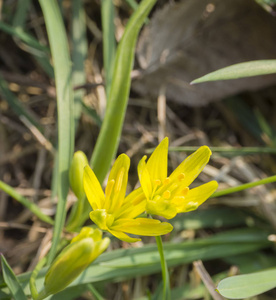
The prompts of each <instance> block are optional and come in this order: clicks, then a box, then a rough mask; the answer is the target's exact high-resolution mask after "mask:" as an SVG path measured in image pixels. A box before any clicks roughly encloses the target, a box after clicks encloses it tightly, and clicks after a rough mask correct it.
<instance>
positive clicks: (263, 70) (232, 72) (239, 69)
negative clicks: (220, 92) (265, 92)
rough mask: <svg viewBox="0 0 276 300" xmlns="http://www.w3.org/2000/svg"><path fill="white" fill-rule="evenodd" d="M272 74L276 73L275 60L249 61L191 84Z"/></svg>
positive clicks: (218, 71)
mask: <svg viewBox="0 0 276 300" xmlns="http://www.w3.org/2000/svg"><path fill="white" fill-rule="evenodd" d="M274 73H276V60H275V59H271V60H257V61H249V62H244V63H240V64H235V65H232V66H229V67H226V68H222V69H219V70H217V71H214V72H212V73H209V74H207V75H204V76H202V77H200V78H198V79H195V80H193V81H192V82H191V84H195V83H202V82H207V81H216V80H229V79H238V78H244V77H252V76H258V75H267V74H274Z"/></svg>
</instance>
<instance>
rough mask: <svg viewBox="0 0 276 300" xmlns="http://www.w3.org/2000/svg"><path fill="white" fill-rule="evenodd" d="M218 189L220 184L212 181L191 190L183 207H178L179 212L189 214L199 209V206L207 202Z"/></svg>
mask: <svg viewBox="0 0 276 300" xmlns="http://www.w3.org/2000/svg"><path fill="white" fill-rule="evenodd" d="M217 188H218V183H217V182H216V181H210V182H208V183H205V184H203V185H201V186H198V187H196V188H194V189H191V190H190V191H189V192H188V194H187V196H186V197H185V201H184V203H183V205H182V206H181V204H179V206H178V207H177V210H178V212H188V211H192V210H195V209H197V208H198V207H199V205H201V204H202V203H203V202H204V201H206V200H207V199H208V198H209V197H210V196H211V195H212V194H213V193H214V192H215V191H216V189H217Z"/></svg>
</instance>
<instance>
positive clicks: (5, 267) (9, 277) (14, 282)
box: [1, 255, 27, 300]
mask: <svg viewBox="0 0 276 300" xmlns="http://www.w3.org/2000/svg"><path fill="white" fill-rule="evenodd" d="M1 265H2V271H3V277H4V280H5V283H6V284H7V286H8V288H9V290H10V292H11V293H12V295H13V298H14V299H15V300H27V297H26V296H25V294H24V291H23V289H22V287H21V285H20V283H19V281H18V279H17V278H16V275H15V274H14V272H13V270H12V269H11V267H10V266H9V264H8V262H7V261H6V259H5V257H4V256H3V255H1Z"/></svg>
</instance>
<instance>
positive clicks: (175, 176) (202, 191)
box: [83, 138, 218, 242]
mask: <svg viewBox="0 0 276 300" xmlns="http://www.w3.org/2000/svg"><path fill="white" fill-rule="evenodd" d="M168 143H169V142H168V138H165V139H164V140H163V141H162V142H161V143H160V144H159V145H158V146H157V148H156V149H155V151H154V152H153V153H152V155H151V156H150V158H149V159H148V161H147V162H146V158H147V157H146V156H144V157H143V158H142V159H141V161H140V162H139V165H138V176H139V180H140V184H141V187H140V188H138V189H136V190H134V191H133V192H131V193H130V194H129V195H128V196H127V197H125V193H126V187H127V181H128V170H129V166H130V159H129V157H128V156H127V155H125V154H121V155H120V156H119V157H118V158H117V160H116V161H115V163H114V165H113V167H112V169H111V172H110V175H109V178H108V181H107V185H106V188H105V193H104V192H103V190H102V188H101V185H100V183H99V181H98V179H97V177H96V175H95V174H94V172H93V171H92V169H91V168H90V167H89V166H86V167H85V169H84V175H83V183H84V191H85V194H86V196H87V199H88V201H89V203H90V205H91V207H92V209H93V210H92V211H91V213H90V218H91V220H92V221H93V222H94V223H95V224H96V225H97V226H98V227H99V228H100V229H102V230H106V231H109V232H110V233H111V234H113V235H114V236H115V237H117V238H119V239H120V240H123V241H126V242H135V241H138V240H140V239H138V238H133V237H130V236H129V235H127V234H134V235H142V236H143V235H144V236H159V235H163V234H166V233H168V232H170V231H171V230H172V229H173V227H172V225H171V224H169V223H167V222H161V221H159V220H154V219H148V218H139V215H141V214H142V213H143V212H145V211H146V212H147V213H148V214H151V215H158V216H162V217H165V218H167V219H171V218H173V217H175V216H176V214H177V213H183V212H188V211H191V210H195V209H197V208H198V206H199V205H201V204H202V203H203V202H204V201H205V200H207V199H208V197H210V196H211V195H212V194H213V193H214V191H215V190H216V189H217V186H218V184H217V182H216V181H211V182H208V183H206V184H203V185H201V186H199V187H196V188H193V189H191V190H190V189H189V187H188V186H189V185H190V184H191V183H192V182H193V181H194V179H195V178H196V177H197V176H198V174H199V173H200V172H201V171H202V169H203V168H204V167H205V165H206V164H207V163H208V161H209V158H210V156H211V151H210V149H209V148H208V147H207V146H202V147H200V148H199V149H198V150H197V151H196V152H194V153H193V154H192V155H190V156H189V157H187V158H186V159H185V160H184V161H183V162H182V163H181V164H180V165H179V166H178V167H177V168H176V169H175V170H174V172H173V173H172V174H171V175H170V176H169V177H167V165H168V162H167V161H168Z"/></svg>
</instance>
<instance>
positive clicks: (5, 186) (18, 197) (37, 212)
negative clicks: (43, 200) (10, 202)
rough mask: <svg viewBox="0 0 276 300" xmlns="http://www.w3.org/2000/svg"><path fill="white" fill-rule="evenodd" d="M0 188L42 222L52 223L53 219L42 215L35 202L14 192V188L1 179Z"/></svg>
mask: <svg viewBox="0 0 276 300" xmlns="http://www.w3.org/2000/svg"><path fill="white" fill-rule="evenodd" d="M0 189H1V190H2V191H4V192H5V193H7V194H8V195H10V196H11V197H12V198H14V199H15V200H17V201H18V202H19V203H21V204H23V205H24V206H25V207H27V208H28V209H29V210H30V211H31V212H32V213H33V214H34V215H36V216H37V217H38V218H39V219H40V220H42V221H43V222H46V223H49V224H51V225H53V224H54V221H53V220H52V219H51V218H50V217H48V216H46V215H44V213H43V212H42V211H41V210H40V208H39V207H38V206H37V205H36V204H34V203H33V202H31V201H30V200H28V199H27V198H25V197H23V196H21V195H20V194H19V193H17V192H16V190H15V189H14V188H12V187H11V186H9V185H8V184H6V183H5V182H3V181H2V180H0Z"/></svg>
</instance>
